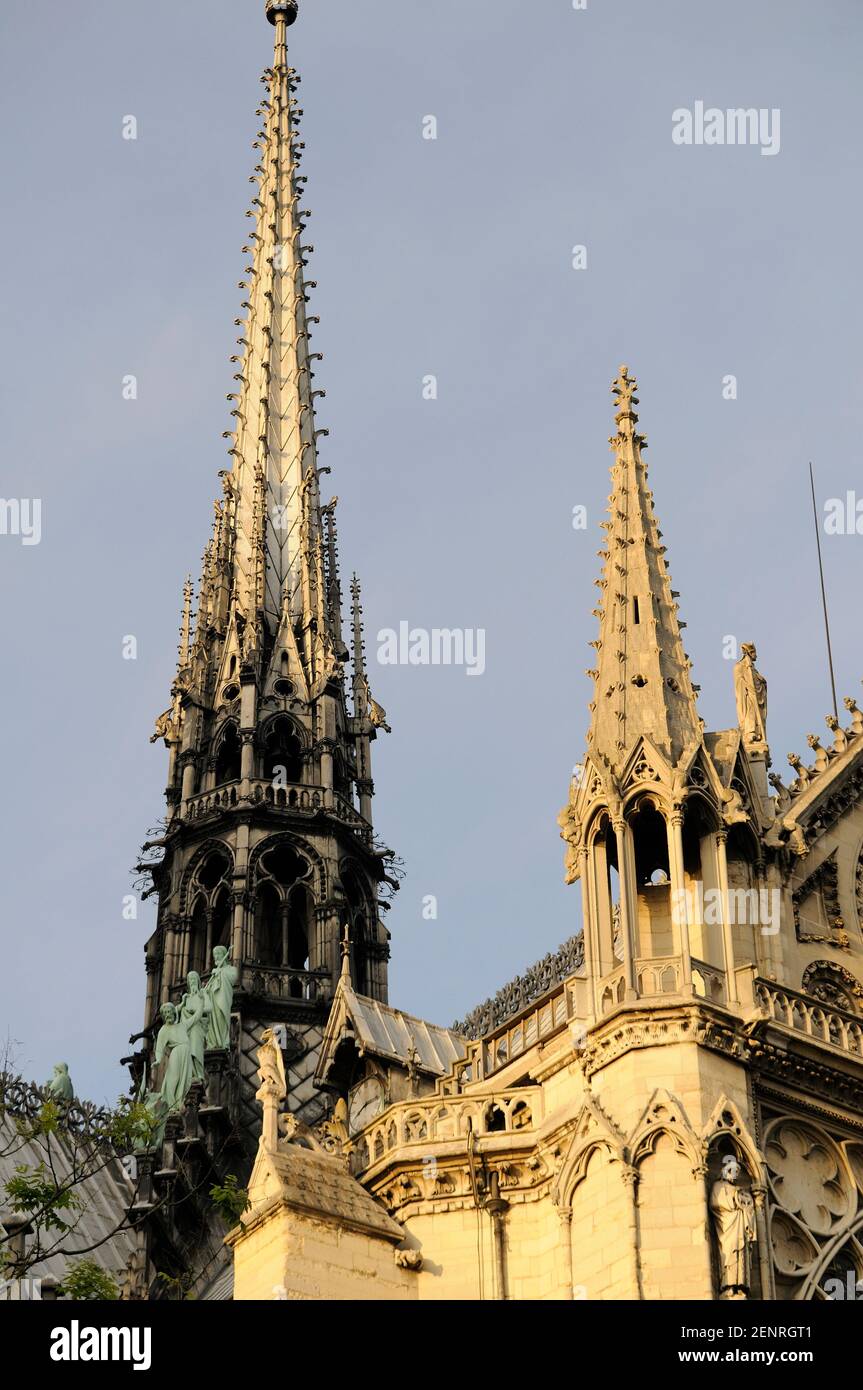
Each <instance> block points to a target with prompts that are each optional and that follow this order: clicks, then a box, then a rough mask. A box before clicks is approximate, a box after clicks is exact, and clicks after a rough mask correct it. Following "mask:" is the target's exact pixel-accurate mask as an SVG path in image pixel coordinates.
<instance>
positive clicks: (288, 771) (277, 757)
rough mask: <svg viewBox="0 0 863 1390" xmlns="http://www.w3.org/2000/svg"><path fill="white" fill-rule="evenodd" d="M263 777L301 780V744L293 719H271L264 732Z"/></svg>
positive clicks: (279, 782) (280, 782) (281, 780)
mask: <svg viewBox="0 0 863 1390" xmlns="http://www.w3.org/2000/svg"><path fill="white" fill-rule="evenodd" d="M263 742H264V777H265V778H266V780H267V781H268V782H277V783H278V784H279V785H282V784H284V783H285V782H302V780H303V745H302V741H301V739H300V736H299V734H298V733H297V729H296V726H295V724H294V722H293V720H291V719H288V718H286V717H282V718H279V719H275V720H273V722H272V723H271V724H270V725H268V727H267V729H266V731H265V733H264V741H263Z"/></svg>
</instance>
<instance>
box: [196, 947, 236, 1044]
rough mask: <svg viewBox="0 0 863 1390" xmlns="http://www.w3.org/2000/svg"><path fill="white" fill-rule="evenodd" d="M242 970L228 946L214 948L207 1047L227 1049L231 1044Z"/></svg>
mask: <svg viewBox="0 0 863 1390" xmlns="http://www.w3.org/2000/svg"><path fill="white" fill-rule="evenodd" d="M239 977H240V972H239V971H238V970H237V968H236V966H235V965H232V964H231V962H230V960H229V952H228V948H227V946H216V947H215V948H214V950H213V969H212V971H211V973H210V978H209V980H208V981H207V984H206V988H205V991H204V992H205V993H206V994H207V996H208V998H209V1021H208V1023H207V1047H208V1048H213V1049H221V1050H225V1049H226V1048H228V1047H230V1045H231V1009H232V1008H233V1004H234V990H235V988H236V984H237V980H238V979H239Z"/></svg>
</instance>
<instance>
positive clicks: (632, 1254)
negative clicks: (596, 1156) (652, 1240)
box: [621, 1163, 641, 1299]
mask: <svg viewBox="0 0 863 1390" xmlns="http://www.w3.org/2000/svg"><path fill="white" fill-rule="evenodd" d="M621 1177H622V1179H623V1185H624V1187H627V1188H628V1189H629V1191H630V1194H631V1200H630V1203H629V1216H628V1219H627V1223H626V1226H627V1233H628V1236H629V1242H628V1243H629V1261H630V1278H631V1280H632V1297H633V1299H640V1298H641V1267H640V1264H639V1258H638V1169H637V1168H636V1167H635V1166H634V1165H633V1164H631V1163H625V1164H624V1165H623V1171H622V1173H621Z"/></svg>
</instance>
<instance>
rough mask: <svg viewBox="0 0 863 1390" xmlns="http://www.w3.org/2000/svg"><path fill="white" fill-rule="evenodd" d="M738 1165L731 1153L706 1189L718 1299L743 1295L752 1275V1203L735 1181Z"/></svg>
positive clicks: (747, 1291) (738, 1172) (753, 1216)
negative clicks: (713, 1235) (715, 1254)
mask: <svg viewBox="0 0 863 1390" xmlns="http://www.w3.org/2000/svg"><path fill="white" fill-rule="evenodd" d="M739 1180H740V1164H739V1163H738V1161H737V1159H736V1158H734V1157H733V1156H732V1155H731V1154H728V1155H726V1157H725V1158H723V1160H722V1177H721V1178H718V1179H717V1181H716V1182H715V1183H714V1184H713V1187H712V1188H711V1190H710V1211H711V1214H712V1216H713V1224H714V1228H715V1230H716V1242H717V1246H718V1251H719V1296H720V1298H746V1297H747V1295H748V1293H749V1287H750V1282H751V1278H752V1250H751V1246H752V1242H753V1241H754V1240H755V1230H756V1228H755V1204H754V1202H753V1201H752V1198H751V1197H750V1195H749V1193H748V1192H746V1191H745V1189H743V1188H742V1187H740V1186H739V1185H738V1184H739Z"/></svg>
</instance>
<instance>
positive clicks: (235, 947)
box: [207, 889, 246, 979]
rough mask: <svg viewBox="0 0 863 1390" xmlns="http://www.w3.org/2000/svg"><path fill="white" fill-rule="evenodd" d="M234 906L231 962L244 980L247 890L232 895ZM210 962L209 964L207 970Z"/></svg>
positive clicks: (208, 963) (236, 891)
mask: <svg viewBox="0 0 863 1390" xmlns="http://www.w3.org/2000/svg"><path fill="white" fill-rule="evenodd" d="M231 897H232V899H233V904H234V919H233V922H232V923H231V960H232V962H233V964H234V965H235V966H237V967H238V969H240V976H241V979H242V964H243V961H244V959H245V957H246V939H245V938H246V893H245V890H237V889H235V890H234V892H233V893H232V894H231ZM209 968H210V962H209V961H208V962H207V969H208V970H209Z"/></svg>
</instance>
